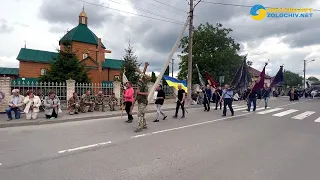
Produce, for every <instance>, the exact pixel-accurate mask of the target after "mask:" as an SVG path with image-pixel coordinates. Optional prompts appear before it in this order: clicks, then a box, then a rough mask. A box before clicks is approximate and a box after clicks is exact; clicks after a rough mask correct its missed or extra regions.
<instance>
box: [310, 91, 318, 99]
mask: <svg viewBox="0 0 320 180" xmlns="http://www.w3.org/2000/svg"><path fill="white" fill-rule="evenodd" d="M316 94H317V91H315V90H312V91H311V96H312V98H314V97H315V96H316Z"/></svg>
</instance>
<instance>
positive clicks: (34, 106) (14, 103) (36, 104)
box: [5, 89, 118, 121]
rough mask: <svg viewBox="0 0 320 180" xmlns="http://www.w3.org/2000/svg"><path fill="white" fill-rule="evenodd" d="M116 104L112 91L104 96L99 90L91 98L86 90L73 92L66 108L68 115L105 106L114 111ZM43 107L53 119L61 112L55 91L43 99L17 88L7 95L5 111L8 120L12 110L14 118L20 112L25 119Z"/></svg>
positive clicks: (31, 117) (36, 113) (10, 117)
mask: <svg viewBox="0 0 320 180" xmlns="http://www.w3.org/2000/svg"><path fill="white" fill-rule="evenodd" d="M117 104H118V99H117V98H116V97H115V94H114V93H113V94H112V95H111V97H109V98H106V97H105V96H104V95H103V93H102V91H100V92H99V93H98V94H97V95H96V96H95V97H94V99H93V100H92V99H91V91H87V92H86V93H85V94H83V95H82V96H81V98H79V97H78V95H77V93H76V92H74V93H73V96H72V97H71V98H70V99H69V100H68V110H69V114H70V115H74V114H78V113H79V112H82V113H86V112H93V111H100V110H102V111H103V112H104V111H105V109H106V107H107V106H109V107H110V111H115V107H116V106H117ZM41 108H43V109H44V112H45V116H46V118H47V119H51V120H53V119H55V118H57V117H58V114H59V113H61V112H62V110H61V103H60V99H59V98H58V96H56V94H55V92H53V91H51V92H49V94H48V96H45V98H44V99H43V100H41V99H40V97H39V96H36V95H34V93H33V91H27V93H26V96H25V97H24V96H23V95H21V94H20V91H19V89H13V90H12V95H11V96H10V97H9V102H8V108H6V110H5V111H6V113H7V116H8V121H11V120H13V118H12V112H14V117H15V119H20V117H21V112H24V113H25V114H26V119H27V120H30V119H33V120H35V119H37V118H38V113H39V112H40V109H41Z"/></svg>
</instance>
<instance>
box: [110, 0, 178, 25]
mask: <svg viewBox="0 0 320 180" xmlns="http://www.w3.org/2000/svg"><path fill="white" fill-rule="evenodd" d="M109 1H111V2H113V3H117V4H128V5H129V6H131V7H133V8H134V9H136V10H139V11H142V12H146V13H149V14H152V15H155V16H158V17H162V18H165V19H170V20H173V21H176V19H172V18H168V17H165V16H162V15H159V14H155V13H153V12H151V11H148V10H145V9H142V8H138V7H135V6H133V5H131V4H130V3H123V2H118V1H114V0H109ZM177 22H179V23H181V24H183V22H181V21H177Z"/></svg>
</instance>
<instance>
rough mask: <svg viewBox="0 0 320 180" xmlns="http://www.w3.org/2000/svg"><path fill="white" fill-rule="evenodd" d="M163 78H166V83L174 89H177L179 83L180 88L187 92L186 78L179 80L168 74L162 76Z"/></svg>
mask: <svg viewBox="0 0 320 180" xmlns="http://www.w3.org/2000/svg"><path fill="white" fill-rule="evenodd" d="M163 78H164V80H166V82H167V83H168V85H169V86H170V87H174V88H175V89H177V90H178V85H179V84H181V88H182V89H183V90H185V91H186V93H187V92H188V88H187V81H186V80H182V81H181V80H179V79H176V78H173V77H170V76H163Z"/></svg>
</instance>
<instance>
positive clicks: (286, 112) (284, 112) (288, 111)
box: [272, 109, 298, 117]
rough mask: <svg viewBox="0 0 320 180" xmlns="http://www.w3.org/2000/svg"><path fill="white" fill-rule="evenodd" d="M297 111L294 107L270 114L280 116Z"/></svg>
mask: <svg viewBox="0 0 320 180" xmlns="http://www.w3.org/2000/svg"><path fill="white" fill-rule="evenodd" d="M297 111H298V110H296V109H290V110H287V111H283V112H280V113H277V114H274V115H272V116H277V117H282V116H285V115H288V114H291V113H294V112H297Z"/></svg>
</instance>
